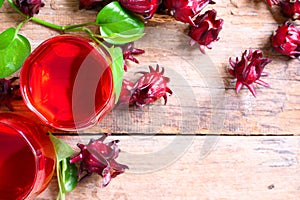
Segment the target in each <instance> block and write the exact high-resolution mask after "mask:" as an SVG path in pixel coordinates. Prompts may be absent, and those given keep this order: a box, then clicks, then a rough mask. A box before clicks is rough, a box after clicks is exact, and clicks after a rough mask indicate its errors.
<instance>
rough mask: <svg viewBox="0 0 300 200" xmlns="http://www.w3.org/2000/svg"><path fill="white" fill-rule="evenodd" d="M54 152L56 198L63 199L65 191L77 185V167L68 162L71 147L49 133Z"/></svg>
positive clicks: (71, 151) (71, 150)
mask: <svg viewBox="0 0 300 200" xmlns="http://www.w3.org/2000/svg"><path fill="white" fill-rule="evenodd" d="M49 136H50V139H51V141H52V143H53V146H54V149H55V153H56V173H57V181H58V186H59V194H58V197H57V199H62V200H64V199H65V193H67V192H70V191H72V190H73V189H74V188H75V187H76V185H77V182H78V181H77V180H78V177H77V168H76V166H75V165H74V164H70V162H69V161H70V157H71V156H72V155H73V154H74V151H73V149H72V148H71V147H70V146H69V145H68V144H67V143H65V142H64V141H62V140H60V139H58V138H57V137H55V136H54V135H52V134H51V133H49Z"/></svg>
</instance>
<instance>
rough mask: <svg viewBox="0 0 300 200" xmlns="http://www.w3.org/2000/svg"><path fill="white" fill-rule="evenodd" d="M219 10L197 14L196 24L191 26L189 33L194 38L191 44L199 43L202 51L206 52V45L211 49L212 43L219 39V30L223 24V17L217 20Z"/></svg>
mask: <svg viewBox="0 0 300 200" xmlns="http://www.w3.org/2000/svg"><path fill="white" fill-rule="evenodd" d="M216 16H217V12H216V11H215V10H208V11H206V12H205V13H204V14H202V15H199V16H197V18H196V19H195V21H194V22H195V26H191V27H190V31H189V33H188V35H189V36H190V37H191V38H192V40H191V41H190V44H191V45H194V44H195V43H198V44H199V47H200V51H201V52H202V53H205V47H207V48H209V49H211V46H210V44H211V43H212V42H213V41H217V40H219V37H218V35H219V32H220V31H221V29H222V26H223V22H224V21H223V19H218V20H216Z"/></svg>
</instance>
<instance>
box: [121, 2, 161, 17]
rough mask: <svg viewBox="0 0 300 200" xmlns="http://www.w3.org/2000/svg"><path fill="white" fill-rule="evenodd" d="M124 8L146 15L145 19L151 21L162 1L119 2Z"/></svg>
mask: <svg viewBox="0 0 300 200" xmlns="http://www.w3.org/2000/svg"><path fill="white" fill-rule="evenodd" d="M119 2H120V4H121V5H122V7H124V8H126V9H127V10H130V11H132V12H134V13H137V14H142V15H144V19H145V20H147V19H150V18H152V17H153V14H154V13H155V12H156V10H157V8H158V6H159V4H160V0H119Z"/></svg>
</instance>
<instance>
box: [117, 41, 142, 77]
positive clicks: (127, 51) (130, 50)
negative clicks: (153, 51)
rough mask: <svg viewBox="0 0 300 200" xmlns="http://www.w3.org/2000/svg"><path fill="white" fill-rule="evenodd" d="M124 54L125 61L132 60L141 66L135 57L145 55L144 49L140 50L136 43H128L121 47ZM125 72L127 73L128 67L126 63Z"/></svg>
mask: <svg viewBox="0 0 300 200" xmlns="http://www.w3.org/2000/svg"><path fill="white" fill-rule="evenodd" d="M121 49H122V52H123V58H124V60H130V61H132V62H135V63H137V64H139V61H138V60H137V59H136V58H135V57H134V55H139V54H143V53H145V51H144V50H143V49H138V48H135V47H134V42H130V43H127V44H125V45H122V46H121ZM124 70H125V71H127V65H126V63H124Z"/></svg>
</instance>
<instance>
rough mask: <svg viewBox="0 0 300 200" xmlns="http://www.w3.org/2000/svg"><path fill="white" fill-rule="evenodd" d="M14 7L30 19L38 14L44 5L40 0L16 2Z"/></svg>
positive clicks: (17, 0) (18, 0)
mask: <svg viewBox="0 0 300 200" xmlns="http://www.w3.org/2000/svg"><path fill="white" fill-rule="evenodd" d="M16 6H17V7H18V8H19V9H20V10H21V12H22V13H24V14H25V15H28V16H30V17H32V16H33V15H34V14H38V13H39V11H40V8H41V7H44V6H45V4H44V3H43V2H42V1H41V0H16Z"/></svg>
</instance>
